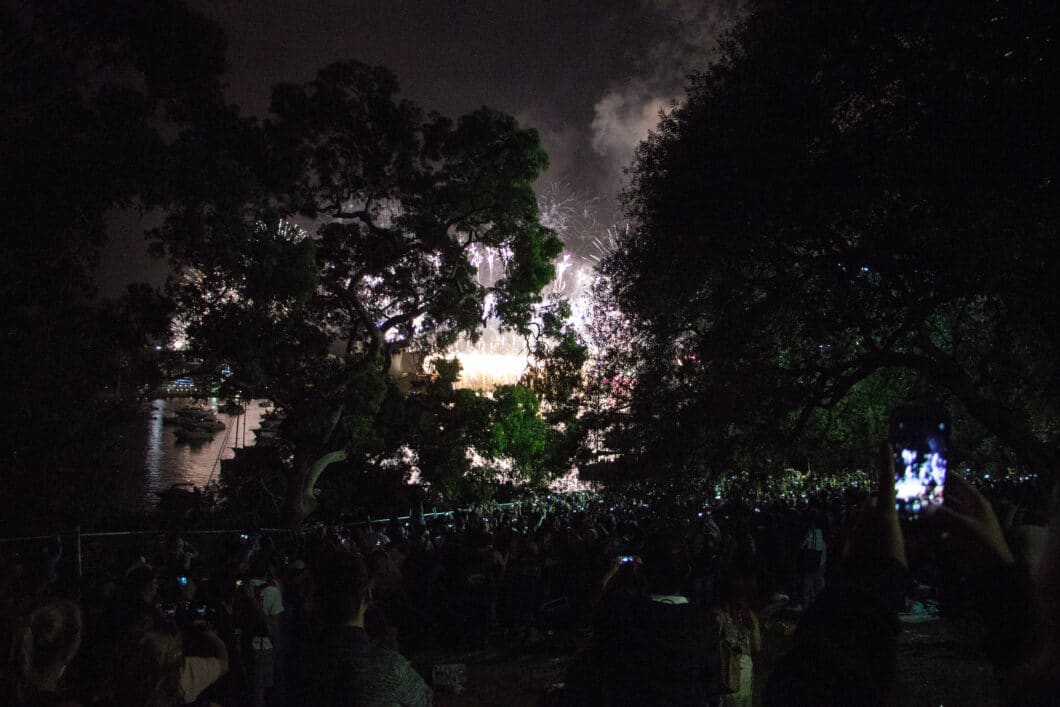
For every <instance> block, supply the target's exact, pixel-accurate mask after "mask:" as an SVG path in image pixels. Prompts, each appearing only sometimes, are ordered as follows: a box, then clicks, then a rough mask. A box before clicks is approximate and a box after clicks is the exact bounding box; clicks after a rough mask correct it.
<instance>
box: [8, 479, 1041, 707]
mask: <svg viewBox="0 0 1060 707" xmlns="http://www.w3.org/2000/svg"><path fill="white" fill-rule="evenodd" d="M889 474H891V472H890V471H885V473H883V474H882V475H881V478H887V479H890V478H893V477H892V476H888V475H889ZM893 509H894V495H893V486H892V485H891V484H890V483H889V481H888V483H885V484H882V485H881V487H880V489H879V490H878V491H877V493H876V494H875V495H873V496H870V497H869V498H864V497H860V496H858V495H856V494H850V493H848V494H838V495H822V496H819V497H816V498H810V499H807V501H806V502H804V503H800V504H798V505H796V504H792V503H787V502H784V503H778V502H773V503H769V502H766V501H762V502H760V503H758V504H754V503H737V502H731V501H730V502H725V501H723V500H722V499H718V498H716V497H715V496H714V494H713V493H705V492H704V490H703V489H702V488H699V487H696V486H695V485H694V483H692V482H684V483H683V484H678V483H677V482H672V483H654V484H649V483H644V484H640V485H634V486H630V487H626V488H624V489H623V490H621V491H615V490H612V491H609V492H606V493H577V494H565V495H555V496H543V497H539V498H536V499H534V500H532V501H527V502H524V503H519V504H512V505H508V506H506V507H502V506H497V505H491V506H483V507H480V508H476V509H473V510H468V511H459V512H454V513H451V514H440V515H436V516H434V517H424V516H423V514H419V515H415V514H414V515H413V516H412V517H411V518H409V519H407V520H394V521H389V522H386V523H376V524H373V525H368V524H360V525H354V526H325V525H319V526H316V527H313V528H310V529H307V530H303V531H301V532H297V533H295V532H292V533H289V534H269V533H261V532H254V531H247V532H244V533H239V534H236V533H233V534H232V535H229V536H211V537H212V538H214V539H217V538H223V541H222V542H213V543H210V544H209V545H210V546H209V547H207V543H206V542H203V541H198V540H196V543H197V544H198V545H199V546H200V547H199V548H196V547H195V546H193V545H192V543H191V542H189V539H188V538H186V537H181V536H178V535H170V536H166V538H165V539H164V540H163V541H162V542H160V543H158V544H151V545H146V546H140V547H136V548H134V549H133V548H131V549H129V550H128V551H117V550H114V549H111V550H108V549H107V548H106V546H104V545H102V544H101V547H100V548H99V549H96V550H91V549H90V550H89V551H86V558H85V562H84V565H85V566H84V576H83V577H81V578H77V577H72V576H69V574H70V573H69V572H64V570H63V567H64V565H63V562H62V558H63V550H62V543H61V541H59V540H58V539H56V540H55V541H53V542H50V543H47V544H46V545H45V547H43V548H42V549H41V550H40V551H39V552H24V553H23V554H21V555H15V554H14V553H12V552H7V553H5V554H4V555H3V556H2V559H0V562H2V564H0V640H3V641H4V645H10V646H11V651H10V652H9V653H7V654H5V655H4V656H3V658H4V665H3V666H2V675H3V682H2V685H0V690H3V692H2V693H0V702H2V703H3V704H14V705H68V706H76V705H86V706H87V705H101V706H108V705H118V706H122V707H125V706H134V705H135V706H139V705H149V706H152V707H154V706H162V705H180V704H198V705H233V706H240V707H242V706H247V707H265V706H266V705H268V706H272V707H282V706H284V705H324V706H326V705H388V706H389V705H403V706H405V705H407V706H416V705H430V704H432V703H435V702H446V701H448V703H451V704H460V699H459V690H460V687H459V686H458V685H457V686H453V685H449V686H446V687H445V688H444V691H443V690H442V689H441V688H438V686H435V687H433V688H432V686H430V685H429V684H428V682H429V680H430V678H431V676H430V675H424V674H421V672H418V671H417V670H416V669H414V667H413V665H412V663H410V661H409V658H408V657H409V656H415V655H417V654H420V653H422V652H424V651H425V650H427V649H435V648H444V649H454V648H458V649H467V650H474V649H482V648H486V647H489V646H498V647H505V648H512V647H520V646H527V647H531V646H543V645H544V646H546V647H547V648H548V649H551V650H557V651H564V652H569V653H574V654H575V657H574V658H573V659H572V661H571V665H570V669H569V672H568V675H567V678H566V680H565V682H564V685H563V687H562V689H558V690H556V691H554V692H552V693H551V694H549V695H548V696H547V697H543V700H546V701H547V702H550V703H552V704H556V705H612V706H618V705H718V704H721V705H748V706H749V705H750V704H752V699H753V697H754V696H753V691H754V686H755V683H756V681H755V659H756V655H757V654H758V652H759V651H760V650H761V646H762V636H763V627H762V621H761V619H760V616H759V614H758V610H759V609H761V607H763V606H765V605H771V606H776V605H778V604H779V605H783V606H784V608H785V610H786V611H788V612H789V613H793V614H796V615H801V617H802V618H801V620H800V621H799V628H798V632H797V634H796V636H795V641H794V648H793V649H792V650H791V652H790V653H789V654H788V655H787V656H785V657H784V658H783V659H782V660H781V661H780V663H779V664H778V665H777V666H776V667H775V669H774V670H773V671H772V674H771V675H770V676H769V679H768V683H767V687H766V691H765V694H764V695H762V696H760V699H763V700H764V701H765V703H767V704H847V705H853V704H883V703H886V700H887V699H888V695H889V689H890V686H891V685H892V684H893V673H894V665H895V636H896V633H897V630H896V626H897V624H896V618H895V617H896V614H897V612H898V611H900V610H901V607H902V605H903V601H904V599H905V597H906V595H907V590H908V589H909V587H910V586H913V585H923V584H924V583H927V584H930V585H931V586H934V587H936V588H937V594H938V598H939V600H940V602H941V604H942V606H943V608H944V610H946V611H954V612H958V611H963V610H965V609H966V608H967V607H968V605H969V603H970V602H973V603H974V602H976V601H977V602H978V604H977V606H976V607H975V609H976V611H978V613H979V615H980V616H982V617H983V619H984V620H985V621H986V623H987V625H988V628H989V632H990V637H991V643H990V645H991V646H992V649H991V652H990V656H991V658H992V659H993V660H994V661H995V665H996V666H997V667H998V671H999V675H1000V676H1001V678H1002V680H1003V683H1002V684H1003V686H1004V689H1005V690H1006V693H1007V694H1008V695H1009V696H1010V697H1012V698H1013V701H1014V702H1016V703H1021V702H1027V703H1036V702H1035V701H1036V700H1039V701H1040V700H1041V699H1043V698H1045V697H1049V698H1050V701H1051V698H1052V695H1053V694H1054V692H1055V688H1056V687H1057V686H1058V681H1057V672H1056V666H1057V664H1058V662H1057V660H1056V656H1057V650H1058V649H1060V634H1058V632H1057V627H1058V626H1060V612H1058V611H1057V608H1056V607H1055V606H1054V605H1053V603H1050V602H1038V603H1036V602H1035V601H1034V595H1035V591H1036V589H1037V590H1040V591H1041V592H1045V593H1044V594H1042V596H1044V597H1046V598H1049V597H1050V595H1049V594H1048V593H1047V592H1048V590H1049V588H1052V589H1056V588H1060V584H1058V582H1060V578H1058V576H1057V564H1058V563H1057V559H1058V558H1060V552H1058V549H1060V548H1058V547H1057V546H1056V543H1055V539H1054V545H1053V547H1052V549H1051V551H1050V552H1051V554H1049V553H1046V555H1045V559H1044V560H1043V561H1042V562H1041V564H1040V565H1039V566H1038V571H1037V573H1036V574H1035V575H1034V577H1035V578H1036V579H1034V580H1032V573H1031V572H1030V569H1029V568H1028V565H1027V564H1026V563H1024V562H1023V558H1022V557H1020V551H1019V549H1018V548H1016V549H1015V551H1014V550H1013V549H1010V547H1011V544H1010V543H1009V542H1007V541H1006V534H1005V532H1004V529H1003V525H1004V518H1003V519H1002V520H999V519H998V516H997V515H995V513H994V512H993V510H992V507H991V504H990V503H989V502H987V501H986V500H985V498H984V497H983V496H982V495H981V494H980V493H979V492H978V491H976V489H975V488H973V487H972V486H971V485H970V484H967V483H965V482H963V481H961V480H960V479H959V478H956V477H955V476H954V477H952V480H951V482H950V484H949V485H948V486H947V500H946V505H945V506H944V507H943V510H942V511H940V514H939V515H940V516H942V517H940V518H938V519H936V521H937V523H936V521H932V524H931V525H926V526H925V527H924V528H914V529H913V530H910V531H909V532H904V531H903V528H902V526H900V525H899V523H898V520H897V517H896V515H895V514H894V512H893ZM925 528H928V529H925ZM940 528H941V529H943V530H944V531H945V534H946V535H947V540H944V541H943V540H938V538H937V536H938V535H939V529H940ZM939 543H944V544H946V543H948V545H944V546H945V547H958V546H959V547H961V548H963V549H964V554H963V555H961V554H960V553H957V552H949V551H948V550H946V551H941V550H939V549H938V546H939ZM959 555H960V556H962V557H966V558H972V559H971V560H969V561H968V563H967V564H966V565H964V566H963V567H962V566H961V565H960V562H956V561H955V562H953V563H950V562H947V561H944V559H945V558H951V557H952V558H957V559H958V560H959V557H958V556H959ZM940 558H944V559H940ZM973 560H974V561H973ZM975 562H978V564H975ZM961 576H973V577H975V578H976V582H975V584H974V586H969V585H967V583H962V581H960V578H961ZM962 586H964V587H965V588H966V589H965V590H964V591H963V592H962V591H960V590H959V588H960V587H962ZM955 588H957V589H955ZM1050 601H1051V602H1055V595H1054V596H1053V597H1052V598H1051V599H1050ZM1033 626H1038V627H1039V628H1040V629H1041V630H1040V631H1039V632H1037V633H1035V632H1034V631H1032V627H1033ZM1001 646H1003V649H1002V648H1000V647H1001ZM1017 675H1018V676H1019V678H1018V679H1014V677H1013V676H1017ZM759 682H761V681H759ZM436 689H437V690H438V692H439V694H437V695H436V694H435V691H436ZM1043 703H1044V702H1043Z"/></svg>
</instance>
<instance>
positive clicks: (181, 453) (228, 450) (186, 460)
mask: <svg viewBox="0 0 1060 707" xmlns="http://www.w3.org/2000/svg"><path fill="white" fill-rule="evenodd" d="M261 402H262V401H260V400H251V401H249V402H247V403H246V412H245V413H244V414H242V415H230V414H227V413H223V412H220V410H219V407H220V405H223V401H219V400H218V399H217V398H209V399H208V400H206V401H203V400H197V401H196V400H192V399H190V398H169V399H158V400H154V401H152V402H151V403H150V405H151V410H149V411H145V412H144V413H143V414H142V417H141V418H138V419H137V420H135V421H131V422H129V423H128V427H127V428H126V429H125V430H124V434H123V435H122V436H123V443H122V448H121V456H120V459H121V467H122V478H123V480H124V483H122V484H121V489H120V491H119V493H120V494H121V498H120V505H121V506H123V507H125V508H127V509H129V510H130V511H150V510H153V509H154V507H155V505H156V504H157V502H158V496H157V495H156V494H157V492H158V491H163V490H165V489H168V488H169V487H170V486H172V485H173V484H178V483H190V484H194V485H196V486H200V487H201V486H205V485H206V484H208V483H209V482H210V481H212V480H216V479H217V475H218V474H220V473H221V460H222V459H231V458H232V456H233V455H234V452H233V448H234V447H244V446H246V447H249V446H253V444H254V439H255V435H254V430H255V429H256V428H257V427H258V426H260V424H261V419H262V417H264V416H265V413H267V412H268V409H266V408H264V407H262V406H261V404H260V403H261ZM187 406H196V407H203V408H206V409H209V410H211V411H212V412H213V413H214V414H215V415H216V416H217V419H218V420H220V421H221V422H223V423H224V424H225V429H223V430H220V431H218V432H217V433H216V434H214V436H213V438H212V439H209V440H202V441H196V442H185V441H181V440H178V439H177V437H176V434H175V433H176V430H177V426H176V425H165V424H163V418H165V417H171V416H173V415H176V414H177V410H179V409H180V408H183V407H187Z"/></svg>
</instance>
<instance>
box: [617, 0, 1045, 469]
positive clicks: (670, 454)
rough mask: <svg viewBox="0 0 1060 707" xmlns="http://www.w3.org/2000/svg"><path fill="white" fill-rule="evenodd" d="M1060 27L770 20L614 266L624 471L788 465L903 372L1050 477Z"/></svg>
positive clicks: (1041, 6) (694, 125)
mask: <svg viewBox="0 0 1060 707" xmlns="http://www.w3.org/2000/svg"><path fill="white" fill-rule="evenodd" d="M1058 19H1060V17H1058V9H1057V8H1056V7H1055V6H1054V5H1052V4H1048V3H1030V4H1027V3H1016V2H996V1H994V0H990V1H989V2H987V1H986V0H973V1H972V2H961V3H917V2H905V1H901V2H893V3H874V2H850V3H818V2H802V1H799V0H782V1H781V2H772V3H762V4H761V5H760V6H758V7H757V8H756V9H755V10H754V11H753V12H752V13H751V14H750V15H749V16H748V17H747V18H746V20H745V21H744V22H742V23H741V24H740V25H739V26H738V27H737V28H736V29H735V30H734V31H733V33H732V34H731V36H730V37H729V38H728V39H727V40H726V42H725V43H724V51H723V54H722V57H721V59H720V60H719V61H718V62H717V63H716V64H714V65H713V66H711V67H710V68H709V69H708V70H706V71H704V72H703V73H701V74H698V75H696V76H694V77H693V78H692V79H691V80H690V82H689V85H688V87H687V94H688V96H687V100H685V101H684V102H683V103H682V104H681V105H680V106H679V107H676V108H675V109H674V110H672V111H671V112H670V113H669V114H668V115H667V116H665V118H664V119H663V120H662V122H661V123H660V125H659V127H658V129H657V131H656V132H654V133H653V134H652V135H651V137H650V138H649V139H648V140H647V141H646V142H644V143H643V144H642V145H641V147H640V149H639V150H638V153H637V156H636V159H635V163H634V165H633V167H632V169H631V172H630V187H629V188H628V190H627V191H626V193H625V195H624V202H625V206H626V209H627V212H628V215H629V217H630V219H631V228H630V230H629V231H628V233H626V234H625V235H624V236H622V237H621V238H620V241H619V246H618V248H617V250H616V251H615V252H614V254H613V255H612V256H611V257H609V258H608V259H607V261H606V262H605V264H604V267H603V272H604V274H605V276H606V277H607V282H608V283H609V289H608V291H607V292H606V293H605V297H606V298H609V299H608V301H609V302H610V303H611V304H612V305H613V307H614V309H615V311H618V312H620V313H621V316H622V317H623V319H624V324H623V326H624V327H625V330H626V331H628V333H629V335H628V336H627V337H624V338H623V340H622V341H621V342H618V345H617V347H612V351H611V354H610V361H611V364H612V369H611V371H610V374H609V375H610V378H609V379H608V380H610V381H611V382H612V383H613V381H614V380H615V376H628V377H629V379H630V380H633V381H635V383H634V386H633V389H632V392H631V394H630V395H629V397H628V401H627V403H628V404H626V405H625V407H624V408H623V409H622V413H621V414H620V415H613V416H611V423H610V424H611V429H612V430H617V429H625V430H632V433H631V434H628V435H626V437H625V440H624V445H625V446H624V448H623V449H621V450H618V451H624V452H626V453H627V454H628V455H629V457H630V458H648V459H653V460H656V461H657V462H658V463H659V464H661V465H663V466H666V467H669V468H673V469H688V468H705V467H706V468H714V469H716V470H717V469H721V468H724V467H725V465H727V464H731V463H732V462H733V460H737V459H738V460H741V463H745V464H748V465H751V466H754V467H755V468H758V469H769V468H775V467H777V466H778V465H782V464H787V463H790V462H791V456H792V455H793V454H794V450H795V447H796V440H797V439H798V438H799V437H800V435H802V436H803V437H805V435H806V434H810V433H812V432H813V428H814V427H815V426H819V422H820V415H821V414H822V412H824V413H827V412H828V411H829V410H832V409H834V408H835V406H836V405H839V404H840V403H841V401H843V400H844V399H847V397H848V396H849V394H850V393H851V391H854V390H857V389H859V386H860V387H861V389H864V386H865V385H866V381H869V380H870V379H871V380H875V381H876V383H875V384H873V385H878V384H880V382H881V381H882V380H883V379H880V378H879V377H878V375H880V374H882V373H885V372H886V371H890V370H898V371H905V372H906V373H907V374H908V375H906V376H905V378H903V379H901V381H898V382H896V379H894V378H893V377H892V378H891V379H890V381H891V383H890V384H895V385H899V390H898V391H897V392H896V391H892V393H891V394H893V395H896V396H898V397H900V396H901V395H903V394H909V393H913V392H915V393H921V394H924V393H926V394H934V395H940V396H943V397H946V398H947V399H949V400H950V401H951V402H952V403H953V404H954V405H955V406H956V407H958V408H960V409H961V410H962V411H966V413H967V415H968V416H969V417H970V418H971V419H973V420H975V421H977V422H978V423H979V424H981V425H982V427H983V428H985V429H986V430H987V431H989V432H990V433H992V434H993V435H996V437H997V438H998V439H1000V440H1001V441H1002V442H1003V443H1004V445H1006V446H1007V447H1008V448H1009V449H1011V450H1012V451H1013V452H1014V453H1015V454H1016V455H1017V458H1018V459H1019V460H1020V462H1021V463H1023V464H1024V465H1027V466H1030V467H1033V468H1034V469H1035V470H1038V471H1046V470H1050V469H1051V465H1052V464H1053V463H1054V462H1055V461H1056V459H1057V439H1058V437H1057V412H1058V410H1057V400H1058V397H1057V393H1058V388H1057V385H1058V378H1057V373H1056V366H1055V364H1054V362H1055V360H1056V354H1057V352H1058V344H1060V338H1058V334H1060V329H1058V324H1057V321H1058V320H1057V316H1056V314H1057V312H1058V311H1060V309H1058V307H1057V305H1058V303H1060V301H1058V298H1060V290H1058V289H1057V288H1056V286H1055V282H1056V278H1057V276H1058V275H1060V256H1058V253H1060V249H1058V248H1057V247H1056V244H1055V240H1056V235H1055V234H1056V228H1057V223H1058V220H1057V217H1058V215H1060V214H1058V213H1057V209H1058V205H1060V199H1058V196H1060V194H1058V191H1057V190H1058V189H1060V181H1058V177H1060V174H1058V173H1057V172H1058V169H1060V161H1058V158H1060V139H1058V138H1060V121H1058V118H1060V115H1058V107H1060V104H1058V100H1060V99H1058V96H1057V94H1056V92H1055V91H1053V90H1052V88H1051V87H1052V86H1053V85H1054V84H1055V82H1056V79H1057V77H1058V75H1060V74H1058V69H1060V51H1058V42H1057V39H1058V37H1057V32H1058V30H1060V26H1058ZM890 384H888V385H890ZM885 397H886V396H885ZM854 414H857V415H862V416H864V415H878V414H880V411H872V410H871V409H870V408H868V407H866V408H859V409H858V410H857V411H855V412H854ZM815 416H817V417H818V419H817V421H816V422H815V421H814V418H815ZM866 429H867V428H866ZM881 433H882V430H881Z"/></svg>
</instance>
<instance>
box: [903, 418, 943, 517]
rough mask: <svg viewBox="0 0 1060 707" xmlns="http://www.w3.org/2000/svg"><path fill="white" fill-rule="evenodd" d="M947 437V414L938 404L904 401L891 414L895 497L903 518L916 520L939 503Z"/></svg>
mask: <svg viewBox="0 0 1060 707" xmlns="http://www.w3.org/2000/svg"><path fill="white" fill-rule="evenodd" d="M949 439H950V421H949V416H948V415H947V414H946V411H945V409H944V408H942V407H940V406H929V405H907V406H903V407H900V408H898V409H896V410H895V411H894V413H893V414H892V415H891V447H892V448H893V449H894V498H895V507H896V509H897V510H898V517H899V518H901V519H902V520H918V519H919V518H922V517H923V516H925V515H930V514H931V513H932V512H934V511H935V510H937V509H938V508H939V506H941V505H942V502H943V498H944V492H945V488H946V466H947V452H948V447H949Z"/></svg>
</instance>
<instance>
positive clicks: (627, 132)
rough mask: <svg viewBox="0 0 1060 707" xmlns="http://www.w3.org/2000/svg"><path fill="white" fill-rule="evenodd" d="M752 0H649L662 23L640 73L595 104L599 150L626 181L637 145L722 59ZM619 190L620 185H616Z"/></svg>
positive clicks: (595, 143)
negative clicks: (693, 81) (687, 87)
mask: <svg viewBox="0 0 1060 707" xmlns="http://www.w3.org/2000/svg"><path fill="white" fill-rule="evenodd" d="M748 1H749V0H643V2H644V3H645V5H646V6H647V7H648V9H649V10H651V11H652V14H653V15H654V17H655V18H656V19H657V22H658V25H657V27H655V28H653V30H654V31H653V34H654V35H655V36H656V37H658V39H657V40H656V41H655V42H653V43H652V44H651V45H650V48H649V50H648V52H647V53H646V55H645V56H644V57H643V60H642V61H641V62H639V71H638V72H637V73H636V74H635V75H633V76H629V77H627V78H626V79H625V80H624V81H621V82H616V83H614V84H613V85H612V86H611V87H610V90H608V92H607V93H605V94H604V95H603V96H602V97H601V98H600V99H599V100H598V101H597V102H596V104H595V106H594V110H593V113H594V115H593V120H592V123H591V124H590V131H591V144H592V148H593V150H594V151H595V152H596V153H597V154H598V155H600V156H601V157H604V158H606V159H607V160H608V162H609V163H610V164H611V167H612V168H613V170H614V174H615V175H616V180H618V181H620V179H621V177H620V176H619V175H621V170H622V168H624V167H626V166H628V165H629V163H630V160H631V158H632V156H633V152H634V150H635V149H636V147H637V144H638V143H640V142H641V141H642V140H644V139H645V138H646V137H647V136H648V133H649V132H650V131H651V130H652V129H653V128H654V127H655V126H656V125H657V124H658V122H659V113H660V111H666V110H669V109H670V108H671V107H672V106H673V105H674V104H675V102H676V103H679V102H680V101H681V100H682V99H683V97H684V84H685V80H686V78H687V76H688V75H689V74H691V73H692V72H694V71H697V70H700V69H703V68H705V67H706V66H708V65H709V64H710V63H711V62H712V61H714V60H716V59H717V58H718V55H719V53H720V40H721V37H722V36H723V35H724V33H725V32H726V31H727V30H728V29H729V28H731V27H732V26H733V25H734V24H735V23H736V22H737V21H739V19H740V17H741V16H742V15H743V13H744V12H745V11H746V9H747V4H748ZM615 186H616V187H617V186H619V184H618V183H617V182H616V185H615Z"/></svg>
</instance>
